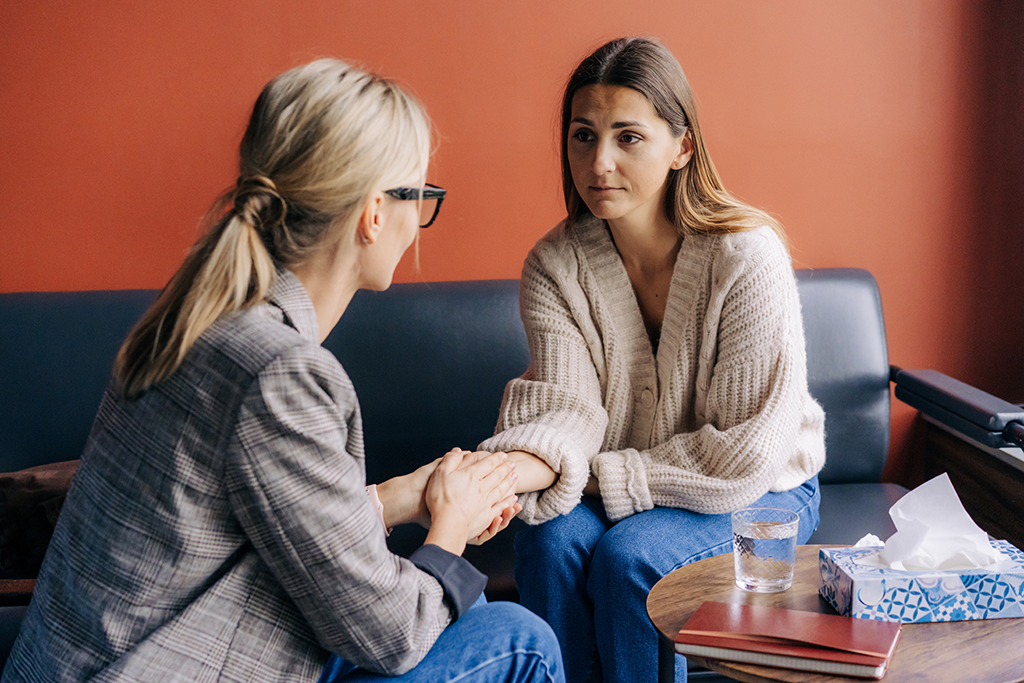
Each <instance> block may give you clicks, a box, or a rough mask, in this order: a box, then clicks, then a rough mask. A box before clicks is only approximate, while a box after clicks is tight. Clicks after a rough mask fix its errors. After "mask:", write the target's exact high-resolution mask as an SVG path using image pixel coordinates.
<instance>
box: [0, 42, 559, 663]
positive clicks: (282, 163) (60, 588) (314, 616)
mask: <svg viewBox="0 0 1024 683" xmlns="http://www.w3.org/2000/svg"><path fill="white" fill-rule="evenodd" d="M240 151H241V154H240V156H241V160H240V170H241V174H240V176H239V178H238V182H237V185H236V187H235V188H234V189H232V190H231V191H230V192H229V193H228V194H227V195H226V196H225V198H224V199H223V201H222V202H221V203H220V204H219V205H218V207H217V210H216V211H215V212H213V213H212V214H211V215H212V217H213V225H212V228H211V229H210V231H209V232H208V233H207V234H206V235H205V236H204V237H203V238H201V239H200V240H199V241H198V242H197V244H196V245H195V247H194V248H193V249H192V251H191V253H190V254H189V255H188V257H187V258H186V260H185V262H184V264H183V265H182V266H181V268H180V269H179V270H178V272H177V273H176V274H175V275H174V277H173V278H172V279H171V281H170V282H169V283H168V285H167V287H166V288H165V289H164V290H163V292H162V293H161V295H160V297H159V298H158V299H157V301H156V303H155V304H154V305H153V307H152V308H151V309H150V310H149V311H148V312H147V313H146V314H145V316H143V318H142V319H141V320H140V321H139V323H138V324H137V325H136V327H135V328H134V329H133V330H132V332H131V333H130V335H129V337H128V339H127V340H126V341H125V343H124V346H123V347H122V349H121V352H120V354H119V356H118V358H117V362H116V365H115V368H114V378H113V381H112V382H111V385H110V387H109V388H108V390H107V393H106V395H105V396H104V399H103V402H102V404H101V406H100V409H99V413H98V415H97V418H96V422H95V424H94V426H93V430H92V433H91V434H90V437H89V440H88V443H87V445H86V448H85V451H84V453H83V455H82V459H81V464H80V466H79V469H78V472H77V474H76V476H75V479H74V483H73V484H72V487H71V491H70V492H69V494H68V497H67V499H66V502H65V505H64V508H63V510H62V512H61V516H60V520H59V522H58V524H57V527H56V529H55V531H54V535H53V539H52V542H51V544H50V547H49V550H48V553H47V556H46V559H45V561H44V563H43V567H42V570H41V573H40V576H39V579H38V582H37V584H36V590H35V593H34V595H33V599H32V604H31V606H30V608H29V612H28V614H27V616H26V618H25V621H24V624H23V626H22V630H21V633H20V635H19V638H18V640H17V642H16V644H15V646H14V650H13V652H12V654H11V656H10V658H9V660H8V663H7V666H6V669H5V671H4V676H3V681H5V682H7V681H10V682H11V683H14V682H16V681H40V682H42V681H45V682H47V683H53V682H55V681H84V680H93V681H100V680H102V681H140V682H141V681H189V682H191V683H194V682H197V681H285V680H287V681H309V682H313V681H317V680H318V679H319V680H322V681H329V680H330V681H345V682H346V683H349V682H354V681H368V680H378V679H380V678H381V677H382V676H383V675H386V676H398V679H397V680H402V681H431V682H432V681H446V680H456V679H457V680H474V681H477V680H479V681H508V680H516V681H546V682H549V681H560V680H562V674H561V668H560V666H561V664H560V656H559V652H558V646H557V643H556V642H555V640H554V637H553V636H552V634H551V632H550V629H549V628H548V627H547V626H546V625H545V624H544V623H543V622H542V621H541V620H540V619H538V618H537V617H535V616H534V615H532V614H530V613H529V612H528V611H526V610H525V609H522V608H521V607H519V606H518V605H509V604H500V603H497V604H492V605H488V604H481V605H476V603H477V602H485V601H483V600H482V596H481V591H482V589H483V585H484V583H485V577H484V576H483V575H481V574H480V573H479V572H477V571H476V570H475V569H474V568H473V567H472V566H471V565H470V564H468V563H467V562H466V561H465V560H464V559H463V558H462V557H461V554H462V551H463V549H464V547H465V545H466V543H467V542H468V541H476V542H480V541H484V540H487V539H488V538H490V537H491V536H493V535H494V534H495V533H497V532H498V531H500V530H501V529H502V528H504V526H505V525H506V524H507V523H508V521H509V519H510V518H511V517H512V515H513V514H515V513H516V512H518V510H519V509H520V506H519V505H518V504H517V503H516V499H515V496H514V494H513V488H514V486H515V482H516V475H515V472H514V467H513V465H512V464H511V463H510V462H509V461H508V459H507V456H505V455H504V454H501V453H498V454H483V453H469V452H466V451H462V450H460V449H458V448H456V449H454V450H452V451H451V452H449V453H448V454H446V455H444V456H443V457H442V458H439V459H438V461H436V462H434V463H432V464H430V465H427V466H424V467H422V468H420V469H419V470H417V471H416V472H413V473H412V474H410V475H406V476H404V477H398V478H396V479H392V480H389V481H387V482H384V483H383V484H381V485H379V486H376V487H366V486H365V465H364V454H363V444H362V425H361V421H360V415H359V406H358V403H357V400H356V395H355V391H354V389H353V387H352V383H351V382H350V381H349V379H348V376H347V375H346V374H345V372H344V370H343V369H342V367H341V366H340V365H339V364H338V361H337V360H336V359H335V358H334V356H332V355H331V354H330V352H328V351H326V350H325V349H324V348H323V347H321V346H320V343H321V342H322V341H323V339H324V338H326V336H327V334H328V333H329V332H330V330H331V329H332V328H333V327H334V325H335V324H336V323H337V322H338V319H339V318H340V317H341V315H342V313H343V312H344V311H345V308H346V306H347V305H348V303H349V301H350V300H351V298H352V296H353V294H354V293H355V292H356V290H358V289H364V288H365V289H374V290H382V289H386V288H387V287H388V286H389V285H390V283H391V278H392V276H393V273H394V269H395V266H396V265H397V263H398V261H399V259H400V257H401V256H402V254H403V253H404V252H405V251H406V249H407V248H408V247H409V246H410V245H411V244H412V243H413V241H414V240H415V239H416V236H417V233H418V231H419V228H420V226H421V225H429V224H430V222H431V221H432V220H433V218H434V216H435V215H436V211H437V208H439V205H440V199H441V198H442V197H443V195H444V191H443V190H441V189H440V188H433V187H427V186H425V184H424V180H425V178H426V172H427V164H428V159H429V152H430V130H429V125H428V122H427V119H426V116H425V114H424V113H423V111H422V110H421V107H420V105H419V104H418V103H417V102H416V101H415V100H413V99H412V98H411V97H409V96H408V95H407V94H406V93H404V92H403V91H402V90H401V89H400V88H398V87H397V86H396V85H395V84H393V83H391V82H389V81H387V80H384V79H382V78H379V77H377V76H374V75H372V74H369V73H366V72H364V71H361V70H359V69H356V68H353V67H351V66H349V65H347V64H345V63H343V62H339V61H335V60H320V61H316V62H313V63H311V64H308V65H305V66H302V67H298V68H296V69H293V70H291V71H288V72H286V73H284V74H282V75H280V76H278V77H277V78H275V79H273V80H272V81H271V82H270V83H269V84H268V85H267V86H266V87H265V88H264V89H263V92H262V93H261V94H260V96H259V98H258V99H257V101H256V105H255V107H254V109H253V112H252V116H251V119H250V122H249V126H248V129H247V130H246V132H245V135H244V137H243V140H242V144H241V150H240ZM421 212H426V213H424V214H423V215H422V216H421ZM412 521H419V522H421V523H429V526H430V531H429V533H428V535H427V538H426V542H425V543H424V545H423V546H422V547H421V548H420V549H418V550H417V551H416V552H414V553H413V554H412V556H411V557H410V558H409V559H408V560H406V559H402V558H399V557H397V556H395V555H393V554H391V553H390V552H389V551H388V548H387V545H386V543H385V535H386V531H385V530H386V529H387V528H388V527H390V526H393V525H396V524H401V523H405V522H412Z"/></svg>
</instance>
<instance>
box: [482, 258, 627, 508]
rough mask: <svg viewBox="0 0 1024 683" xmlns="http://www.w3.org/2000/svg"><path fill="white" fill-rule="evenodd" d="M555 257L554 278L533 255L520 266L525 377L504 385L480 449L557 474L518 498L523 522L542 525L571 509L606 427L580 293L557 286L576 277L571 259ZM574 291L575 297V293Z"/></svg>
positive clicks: (590, 329)
mask: <svg viewBox="0 0 1024 683" xmlns="http://www.w3.org/2000/svg"><path fill="white" fill-rule="evenodd" d="M564 256H565V255H564V254H561V258H560V259H555V261H556V263H557V265H556V267H555V269H556V271H557V272H556V273H555V274H553V273H552V272H551V271H550V270H549V267H550V266H551V265H552V263H550V262H549V263H547V264H545V263H544V261H546V260H549V259H545V258H544V257H543V256H542V255H538V253H537V250H535V251H534V252H533V253H531V254H530V256H529V257H528V258H527V260H526V263H525V265H524V267H523V276H522V280H521V285H520V311H521V315H522V318H523V325H524V327H525V328H526V337H527V340H528V342H529V345H530V356H531V359H532V360H531V364H530V367H529V369H528V370H527V372H526V373H525V374H524V375H523V376H522V377H521V378H518V379H515V380H512V381H511V382H510V383H509V384H508V386H507V387H506V388H505V396H504V400H503V401H502V407H501V414H500V415H499V418H498V424H497V428H496V434H495V436H493V437H492V438H490V439H488V440H487V441H485V442H483V443H482V444H480V448H481V449H482V450H487V451H514V450H521V451H526V452H528V453H533V454H535V455H537V456H538V457H540V458H541V459H543V460H544V461H545V462H546V463H547V464H548V465H550V466H551V468H552V469H553V470H554V471H555V472H556V473H558V479H557V480H556V482H555V484H554V485H553V486H551V487H550V488H549V489H546V490H544V491H542V492H534V493H526V494H521V495H520V496H519V500H520V502H521V503H522V505H523V511H522V512H521V513H520V515H519V516H520V518H521V519H523V520H525V521H526V522H527V523H528V524H539V523H541V522H543V521H546V520H548V519H552V518H554V517H556V516H558V515H561V514H565V513H567V512H569V511H571V510H572V509H573V508H574V507H575V506H576V505H577V503H579V500H580V496H581V494H582V492H583V486H584V485H585V484H586V483H587V478H588V477H589V475H590V469H589V466H588V461H589V460H590V459H591V458H592V457H593V456H594V455H595V454H596V453H597V452H598V451H599V450H600V447H601V442H602V439H603V437H604V434H605V428H606V427H607V424H608V415H607V413H606V412H605V410H604V407H603V406H602V405H601V387H600V381H599V378H598V371H597V367H596V366H595V362H594V359H593V357H592V355H591V352H590V348H589V347H588V343H587V339H586V337H587V335H589V336H590V337H591V338H592V339H591V341H594V340H595V339H596V337H597V335H596V330H595V329H594V327H593V324H592V323H591V322H590V321H589V313H588V312H587V311H588V310H589V305H588V301H587V299H586V297H585V296H583V295H582V291H581V290H572V289H570V290H569V291H568V295H569V296H566V293H567V292H566V290H565V289H564V288H562V287H560V286H559V285H558V284H557V283H556V282H555V277H556V276H558V277H559V279H562V280H564V279H566V278H568V279H571V278H572V277H573V276H574V274H576V273H578V271H577V270H576V268H575V263H574V261H573V260H572V259H571V258H568V259H565V260H562V259H564ZM574 291H578V292H579V293H578V295H576V296H573V294H574Z"/></svg>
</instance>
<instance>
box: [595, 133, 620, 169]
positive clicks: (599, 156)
mask: <svg viewBox="0 0 1024 683" xmlns="http://www.w3.org/2000/svg"><path fill="white" fill-rule="evenodd" d="M614 152H615V147H614V145H612V144H611V142H610V141H607V140H601V141H599V142H598V143H597V144H596V145H595V146H594V163H593V170H594V173H595V174H596V175H602V174H604V173H608V172H609V171H612V170H614V169H615V156H614Z"/></svg>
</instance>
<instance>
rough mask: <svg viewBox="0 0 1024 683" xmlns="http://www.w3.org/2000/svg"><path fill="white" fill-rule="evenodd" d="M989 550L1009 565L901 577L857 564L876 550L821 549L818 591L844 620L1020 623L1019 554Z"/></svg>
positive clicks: (1023, 567)
mask: <svg viewBox="0 0 1024 683" xmlns="http://www.w3.org/2000/svg"><path fill="white" fill-rule="evenodd" d="M992 546H993V547H995V548H996V549H997V550H1000V551H1002V552H1003V553H1005V554H1006V555H1007V556H1009V558H1010V559H1009V560H1007V561H1005V562H1000V563H998V564H997V565H996V567H997V569H996V570H992V569H988V568H977V569H962V570H959V571H900V570H897V569H888V568H881V567H865V566H862V565H859V564H857V562H856V560H857V558H859V557H864V556H865V555H871V554H872V553H877V552H878V550H879V549H878V548H822V549H821V551H820V552H819V555H818V567H819V570H820V572H821V588H820V589H819V590H818V592H819V593H821V596H822V597H823V598H825V599H826V600H827V601H828V602H829V603H830V604H831V605H832V606H833V607H834V608H835V609H836V611H837V612H839V613H840V614H842V615H843V616H852V617H859V618H861V619H878V620H882V621H899V622H903V623H917V622H925V621H965V620H968V619H1004V618H1007V617H1024V553H1022V552H1021V551H1020V550H1018V549H1017V548H1015V547H1013V546H1012V545H1010V544H1009V543H1007V542H1006V541H999V540H994V541H992Z"/></svg>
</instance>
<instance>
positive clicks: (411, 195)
mask: <svg viewBox="0 0 1024 683" xmlns="http://www.w3.org/2000/svg"><path fill="white" fill-rule="evenodd" d="M384 194H386V195H390V196H392V197H394V198H395V199H400V200H402V201H406V202H408V201H419V200H420V198H421V197H422V198H423V199H436V200H437V206H435V207H434V215H433V216H431V217H430V220H429V221H427V222H426V223H424V224H423V225H420V227H421V228H429V227H430V226H431V225H433V224H434V221H435V220H437V214H438V213H440V212H441V203H442V202H443V201H444V198H445V196H446V195H447V194H448V190H446V189H444V188H443V187H438V186H437V185H431V184H430V183H426V184H425V185H424V186H423V187H422V188H419V187H394V188H392V189H390V190H384Z"/></svg>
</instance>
